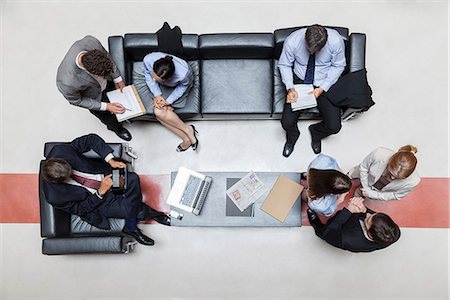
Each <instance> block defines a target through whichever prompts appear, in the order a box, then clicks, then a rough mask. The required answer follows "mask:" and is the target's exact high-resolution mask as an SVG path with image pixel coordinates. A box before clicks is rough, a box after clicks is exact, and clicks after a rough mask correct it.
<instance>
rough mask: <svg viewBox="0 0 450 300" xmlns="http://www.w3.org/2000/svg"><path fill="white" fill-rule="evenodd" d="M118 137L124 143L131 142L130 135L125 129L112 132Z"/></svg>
mask: <svg viewBox="0 0 450 300" xmlns="http://www.w3.org/2000/svg"><path fill="white" fill-rule="evenodd" d="M114 132H115V133H116V134H117V136H118V137H120V138H121V139H122V140H125V141H131V133H130V132H129V131H128V130H127V129H125V128H123V127H122V128H120V129H119V130H115V131H114Z"/></svg>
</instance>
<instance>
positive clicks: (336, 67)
mask: <svg viewBox="0 0 450 300" xmlns="http://www.w3.org/2000/svg"><path fill="white" fill-rule="evenodd" d="M345 65H346V63H345V45H344V40H343V37H342V36H341V35H340V34H339V33H338V32H337V31H336V30H334V29H330V28H325V27H323V26H321V25H317V24H316V25H312V26H310V27H308V28H302V29H299V30H296V31H294V32H293V33H291V34H290V35H289V36H288V37H287V38H286V40H285V41H284V44H283V50H282V52H281V55H280V59H279V61H278V68H279V69H280V74H281V79H282V81H283V83H284V85H285V86H286V91H287V97H286V103H285V105H284V110H283V116H282V118H281V124H282V126H283V129H284V130H285V131H286V144H285V145H284V149H283V156H285V157H288V156H289V155H291V153H292V151H294V146H295V143H296V142H297V140H298V138H299V137H300V131H299V130H298V126H297V121H298V117H299V115H300V111H292V109H291V103H293V102H296V101H297V100H298V99H297V98H298V95H297V92H296V91H295V89H294V83H296V84H298V83H304V84H312V85H313V86H314V90H313V91H312V93H313V94H314V96H315V97H316V99H317V108H318V109H319V112H320V115H321V117H322V121H321V122H319V123H317V124H313V125H311V126H310V127H309V130H310V132H311V147H312V149H313V151H314V153H316V154H318V153H320V152H321V140H322V139H323V138H325V137H327V136H329V135H331V134H335V133H338V132H339V130H340V129H341V118H340V116H341V110H340V108H339V107H337V106H334V105H333V104H332V103H331V102H330V101H329V100H328V98H327V97H326V92H327V91H328V90H329V88H330V87H331V86H332V85H333V84H334V83H336V81H337V80H338V78H339V77H340V76H341V74H342V72H343V71H344V69H345Z"/></svg>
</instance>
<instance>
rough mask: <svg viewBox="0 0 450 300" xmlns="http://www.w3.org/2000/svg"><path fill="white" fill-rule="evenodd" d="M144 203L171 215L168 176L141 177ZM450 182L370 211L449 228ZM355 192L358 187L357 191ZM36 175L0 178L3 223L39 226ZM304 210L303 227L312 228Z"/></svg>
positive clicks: (426, 185)
mask: <svg viewBox="0 0 450 300" xmlns="http://www.w3.org/2000/svg"><path fill="white" fill-rule="evenodd" d="M140 178H141V188H142V194H143V196H144V202H145V203H147V204H149V205H150V206H151V207H153V208H155V209H157V210H160V211H164V212H168V211H169V210H170V208H169V206H168V205H167V204H166V203H165V199H166V198H167V194H168V192H169V189H170V176H169V175H141V176H140ZM449 186H450V179H449V178H422V181H421V182H420V184H419V186H417V187H416V188H415V189H414V190H413V191H412V192H411V194H409V195H408V196H407V197H405V198H404V199H403V200H400V201H397V200H391V201H369V200H366V205H367V206H368V207H370V208H371V209H373V210H375V211H378V212H384V213H387V214H389V215H390V216H391V217H392V218H393V219H394V220H395V221H396V222H397V224H399V225H400V226H401V227H420V228H450V224H449V204H448V199H449ZM354 188H355V187H354ZM38 199H39V198H38V175H37V174H0V223H39V200H38ZM302 206H303V207H302V208H303V209H302V210H303V225H309V222H308V218H307V217H306V214H305V209H306V207H305V205H302Z"/></svg>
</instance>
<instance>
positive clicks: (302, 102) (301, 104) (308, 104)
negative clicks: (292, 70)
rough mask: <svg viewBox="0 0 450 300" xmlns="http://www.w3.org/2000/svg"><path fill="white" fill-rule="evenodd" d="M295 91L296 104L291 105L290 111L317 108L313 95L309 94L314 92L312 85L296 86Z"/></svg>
mask: <svg viewBox="0 0 450 300" xmlns="http://www.w3.org/2000/svg"><path fill="white" fill-rule="evenodd" d="M294 88H295V91H296V92H297V94H298V98H297V101H296V102H293V103H291V109H292V111H297V110H302V109H307V108H313V107H316V106H317V100H316V97H315V96H314V94H310V92H311V91H313V90H314V86H313V85H312V84H296V85H294Z"/></svg>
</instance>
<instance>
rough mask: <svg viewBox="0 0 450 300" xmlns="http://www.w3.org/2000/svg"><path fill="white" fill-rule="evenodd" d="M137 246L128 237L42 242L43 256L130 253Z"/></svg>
mask: <svg viewBox="0 0 450 300" xmlns="http://www.w3.org/2000/svg"><path fill="white" fill-rule="evenodd" d="M135 244H136V242H135V241H134V240H133V239H132V238H131V237H128V236H89V237H67V238H47V239H44V240H43V241H42V254H46V255H61V254H85V253H128V252H130V251H131V250H132V249H133V246H134V245H135Z"/></svg>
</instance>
